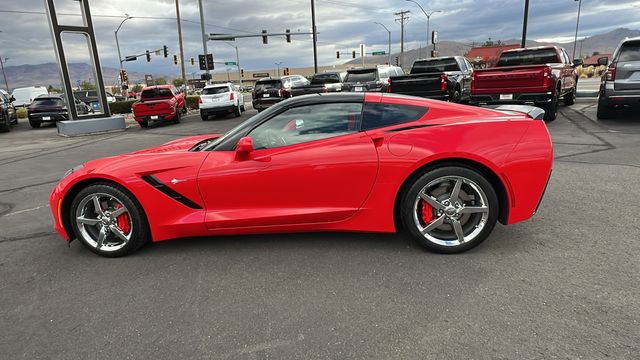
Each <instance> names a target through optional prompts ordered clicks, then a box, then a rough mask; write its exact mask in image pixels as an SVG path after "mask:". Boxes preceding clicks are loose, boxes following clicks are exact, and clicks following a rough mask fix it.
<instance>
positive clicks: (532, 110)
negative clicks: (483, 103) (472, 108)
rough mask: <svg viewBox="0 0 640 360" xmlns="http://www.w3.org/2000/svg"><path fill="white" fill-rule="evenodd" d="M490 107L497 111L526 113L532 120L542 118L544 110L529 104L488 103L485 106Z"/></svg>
mask: <svg viewBox="0 0 640 360" xmlns="http://www.w3.org/2000/svg"><path fill="white" fill-rule="evenodd" d="M487 107H488V108H490V109H493V110H498V111H515V112H519V113H522V114H526V115H527V116H529V117H530V118H532V119H533V120H543V119H544V110H542V109H540V108H539V107H535V106H529V105H490V106H487Z"/></svg>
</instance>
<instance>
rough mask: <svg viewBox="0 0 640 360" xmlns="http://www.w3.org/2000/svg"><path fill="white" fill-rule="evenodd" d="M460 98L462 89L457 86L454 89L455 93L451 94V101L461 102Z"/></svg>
mask: <svg viewBox="0 0 640 360" xmlns="http://www.w3.org/2000/svg"><path fill="white" fill-rule="evenodd" d="M460 98H461V95H460V89H458V88H456V89H455V90H453V95H451V99H450V100H449V101H450V102H452V103H459V102H460Z"/></svg>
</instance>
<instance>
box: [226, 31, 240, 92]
mask: <svg viewBox="0 0 640 360" xmlns="http://www.w3.org/2000/svg"><path fill="white" fill-rule="evenodd" d="M223 42H224V41H223ZM224 43H225V44H227V45H229V46H231V47H233V48H235V49H236V66H237V67H238V86H242V74H241V71H240V54H239V52H238V47H237V46H236V45H231V44H229V43H228V42H224Z"/></svg>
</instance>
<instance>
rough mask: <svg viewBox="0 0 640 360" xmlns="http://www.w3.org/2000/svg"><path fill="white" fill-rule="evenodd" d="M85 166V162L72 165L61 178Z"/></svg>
mask: <svg viewBox="0 0 640 360" xmlns="http://www.w3.org/2000/svg"><path fill="white" fill-rule="evenodd" d="M83 167H84V164H80V165H78V166H74V167H72V168H71V169H69V170H67V172H65V173H64V175H62V178H61V179H60V180H62V179H64V178H66V177H67V176H69V175H71V174H73V173H74V172H76V171H78V170H80V169H82V168H83Z"/></svg>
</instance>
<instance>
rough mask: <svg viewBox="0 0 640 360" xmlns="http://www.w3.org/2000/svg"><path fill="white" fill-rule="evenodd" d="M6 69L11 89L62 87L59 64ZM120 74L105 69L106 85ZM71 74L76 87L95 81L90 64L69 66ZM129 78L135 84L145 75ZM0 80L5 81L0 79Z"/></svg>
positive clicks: (1, 83) (110, 69)
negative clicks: (38, 86)
mask: <svg viewBox="0 0 640 360" xmlns="http://www.w3.org/2000/svg"><path fill="white" fill-rule="evenodd" d="M4 69H5V72H6V74H7V81H8V82H9V86H10V87H11V89H15V88H19V87H24V86H36V85H42V86H49V85H53V86H54V87H56V88H60V87H62V83H61V81H60V75H59V71H58V64H56V63H46V64H38V65H17V66H5V68H4ZM118 72H119V70H118V69H114V68H110V67H103V68H102V76H103V77H104V82H105V85H107V86H109V85H114V84H116V83H117V79H118ZM69 73H70V75H71V81H72V82H73V84H74V85H75V82H76V81H77V80H80V81H89V80H90V79H93V71H92V69H91V66H90V65H89V64H83V63H71V64H69ZM127 76H128V77H129V82H134V83H135V82H138V81H139V80H144V74H143V73H136V72H127ZM158 76H165V77H167V78H172V77H171V76H166V75H156V74H154V77H158ZM0 80H4V79H1V78H0ZM4 87H5V86H4V81H0V88H4Z"/></svg>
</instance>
